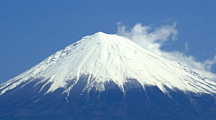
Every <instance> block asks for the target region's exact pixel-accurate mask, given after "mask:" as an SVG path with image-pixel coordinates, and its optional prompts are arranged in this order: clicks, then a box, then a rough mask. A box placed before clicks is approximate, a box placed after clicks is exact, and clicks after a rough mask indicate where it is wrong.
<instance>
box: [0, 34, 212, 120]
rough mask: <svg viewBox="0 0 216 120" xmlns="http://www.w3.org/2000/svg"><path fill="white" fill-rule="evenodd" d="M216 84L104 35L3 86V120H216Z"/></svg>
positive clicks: (0, 112) (0, 88) (62, 52)
mask: <svg viewBox="0 0 216 120" xmlns="http://www.w3.org/2000/svg"><path fill="white" fill-rule="evenodd" d="M215 95H216V82H214V81H212V80H208V79H207V78H204V77H202V76H200V75H199V74H197V73H196V72H194V71H192V70H191V69H190V68H188V67H187V66H184V65H182V64H181V63H177V62H175V61H171V60H168V59H165V58H163V57H162V56H160V55H157V54H155V53H153V52H151V51H149V50H146V49H144V48H142V47H140V46H139V45H137V44H135V43H133V42H132V41H131V40H129V39H127V38H125V37H121V36H118V35H114V34H113V35H110V34H105V33H102V32H98V33H95V34H94V35H91V36H86V37H83V38H82V39H81V40H80V41H77V42H76V43H74V44H72V45H70V46H68V47H66V48H65V49H63V50H60V51H58V52H56V53H55V54H53V55H51V56H50V57H48V58H47V59H45V60H44V61H42V62H41V63H39V64H38V65H36V66H34V67H33V68H31V69H30V70H27V71H26V72H24V73H22V74H21V75H19V76H17V77H15V78H12V79H11V80H9V81H7V82H5V83H3V84H1V85H0V119H4V120H7V119H8V120H10V119H16V120H19V119H20V120H25V119H26V120H29V119H31V120H34V119H35V120H38V119H40V120H43V119H44V120H48V119H52V120H53V119H54V120H55V119H56V120H62V119H64V120H67V119H68V120H70V119H76V120H79V119H80V120H85V119H94V120H115V119H116V120H119V119H121V120H140V119H148V120H158V119H168V120H170V119H174V120H177V119H179V120H182V119H190V120H192V119H194V120H205V119H208V120H211V119H212V120H213V119H215V118H216V115H215V112H216V104H215Z"/></svg>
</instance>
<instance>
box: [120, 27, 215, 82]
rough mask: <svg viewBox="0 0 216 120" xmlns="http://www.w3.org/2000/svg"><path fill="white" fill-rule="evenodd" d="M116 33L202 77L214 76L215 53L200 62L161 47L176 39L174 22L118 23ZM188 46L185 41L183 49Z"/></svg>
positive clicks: (186, 48)
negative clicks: (158, 25) (186, 67)
mask: <svg viewBox="0 0 216 120" xmlns="http://www.w3.org/2000/svg"><path fill="white" fill-rule="evenodd" d="M117 34H118V35H121V36H124V37H127V38H129V39H130V40H132V41H134V42H136V43H137V44H138V45H140V46H142V47H143V48H145V49H148V50H151V51H152V52H155V53H156V54H159V55H161V56H163V57H165V58H167V59H170V60H174V61H177V62H179V63H182V64H184V65H186V66H188V67H190V68H191V69H192V70H194V71H195V72H197V73H199V74H201V75H202V76H204V77H207V78H210V79H215V78H216V74H215V73H212V72H211V67H212V66H213V65H214V64H215V63H216V55H215V56H214V58H213V59H208V60H205V61H203V62H200V61H197V60H196V59H195V57H194V56H192V55H186V54H185V53H183V52H180V51H171V52H170V51H169V52H167V51H163V50H162V49H161V47H162V46H164V44H165V43H166V42H167V41H169V40H172V41H174V40H177V35H178V30H177V29H176V23H172V24H170V25H163V26H160V27H153V26H149V25H147V26H144V25H142V24H140V23H138V24H136V25H135V26H134V27H132V28H128V27H127V26H125V25H123V24H121V23H118V31H117ZM188 46H189V45H188V42H187V43H185V45H184V48H185V51H188V49H189V48H188Z"/></svg>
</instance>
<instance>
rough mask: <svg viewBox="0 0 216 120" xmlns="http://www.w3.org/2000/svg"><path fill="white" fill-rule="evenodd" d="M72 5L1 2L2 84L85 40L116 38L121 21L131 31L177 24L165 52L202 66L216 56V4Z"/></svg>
mask: <svg viewBox="0 0 216 120" xmlns="http://www.w3.org/2000/svg"><path fill="white" fill-rule="evenodd" d="M74 1H75V0H64V1H60V0H37V1H36V0H35V1H33V0H1V1H0V55H1V57H0V83H1V82H4V81H6V80H8V79H10V78H12V77H14V76H16V75H18V74H20V73H22V72H24V71H25V70H27V69H29V68H31V67H32V66H34V65H36V64H37V63H39V62H41V61H42V60H44V59H45V58H47V57H48V56H49V55H51V54H53V53H54V52H56V51H57V50H59V49H63V48H64V47H66V46H68V45H69V44H71V43H73V42H75V41H77V40H79V39H81V38H82V37H83V36H85V35H90V34H93V33H95V32H98V31H102V32H105V33H116V32H117V30H118V27H117V23H118V22H121V23H122V24H124V25H126V26H128V28H132V27H133V26H134V25H136V24H137V23H141V24H142V25H143V26H153V27H160V26H163V25H170V24H173V23H176V27H175V29H177V30H178V35H177V39H176V40H175V41H172V40H170V41H167V42H166V44H164V45H163V50H166V51H174V50H175V51H176V50H177V51H180V52H182V53H184V54H186V55H193V56H194V58H196V59H197V61H201V62H202V61H205V60H206V59H212V58H213V57H214V55H215V53H216V47H215V45H216V22H215V21H216V15H215V11H216V1H215V0H208V2H207V1H205V0H190V2H188V0H181V1H179V0H163V1H161V0H79V1H76V2H74ZM186 43H187V45H188V49H187V50H185V45H186ZM212 71H214V72H215V71H216V69H215V65H214V66H213V68H212Z"/></svg>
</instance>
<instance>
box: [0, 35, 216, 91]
mask: <svg viewBox="0 0 216 120" xmlns="http://www.w3.org/2000/svg"><path fill="white" fill-rule="evenodd" d="M81 75H88V81H87V86H86V87H85V89H84V90H87V91H89V90H91V89H92V88H96V90H98V91H104V90H105V87H104V83H105V82H109V81H113V82H114V83H116V84H117V85H118V86H119V87H120V88H121V90H122V91H123V92H124V87H123V85H124V84H125V83H126V82H129V81H128V78H130V79H131V78H132V79H136V80H137V81H138V82H139V83H140V84H141V85H142V86H143V88H145V86H157V87H158V88H159V89H160V90H161V91H162V92H164V93H167V92H168V91H167V88H169V89H172V90H176V89H179V90H181V91H183V92H188V91H189V92H194V93H207V94H212V93H216V89H215V88H216V83H215V82H214V81H211V80H208V79H205V78H202V77H200V76H199V75H198V74H196V73H195V72H193V71H191V70H190V69H189V68H188V67H185V66H183V65H181V64H180V63H177V62H175V61H171V60H167V59H165V58H163V57H161V56H159V55H157V54H155V53H153V52H151V51H148V50H146V49H144V48H142V47H140V46H139V45H137V44H135V43H134V42H132V41H131V40H129V39H127V38H125V37H121V36H118V35H115V34H105V33H102V32H98V33H95V34H94V35H91V36H85V37H83V38H82V39H81V40H80V41H78V42H76V43H73V44H72V45H70V46H68V47H66V48H65V49H63V50H60V51H58V52H56V53H55V54H53V55H51V56H50V57H48V58H47V59H46V60H44V61H42V62H41V63H39V64H38V65H36V66H34V67H33V68H31V69H30V70H28V71H26V72H25V73H23V74H21V75H19V76H17V77H15V78H13V79H11V80H9V81H7V82H5V83H3V84H2V85H1V86H0V95H1V94H4V93H5V92H7V91H8V90H11V89H14V88H15V87H16V86H18V85H20V84H21V83H25V84H24V85H27V84H29V83H31V82H32V81H34V80H35V79H42V80H40V81H39V83H44V85H43V87H44V86H45V85H46V84H51V86H50V88H49V89H48V91H47V93H49V92H53V91H55V90H56V89H58V88H60V87H61V88H64V89H65V92H68V91H70V90H71V89H73V86H74V85H75V84H76V83H77V82H78V81H79V80H81V79H79V78H80V76H81ZM92 78H94V79H92ZM47 80H48V81H47ZM72 80H73V82H72V83H73V84H72V85H70V86H68V82H70V81H72ZM43 87H42V88H41V90H42V89H43Z"/></svg>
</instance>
